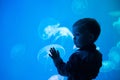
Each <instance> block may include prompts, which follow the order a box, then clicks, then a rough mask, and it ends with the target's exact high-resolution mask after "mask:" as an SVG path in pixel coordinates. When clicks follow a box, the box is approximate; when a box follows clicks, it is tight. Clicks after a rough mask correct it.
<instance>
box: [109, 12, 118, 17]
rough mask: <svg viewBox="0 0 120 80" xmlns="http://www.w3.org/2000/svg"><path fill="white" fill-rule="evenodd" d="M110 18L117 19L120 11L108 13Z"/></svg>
mask: <svg viewBox="0 0 120 80" xmlns="http://www.w3.org/2000/svg"><path fill="white" fill-rule="evenodd" d="M109 15H110V16H113V17H119V16H120V11H111V12H110V13H109Z"/></svg>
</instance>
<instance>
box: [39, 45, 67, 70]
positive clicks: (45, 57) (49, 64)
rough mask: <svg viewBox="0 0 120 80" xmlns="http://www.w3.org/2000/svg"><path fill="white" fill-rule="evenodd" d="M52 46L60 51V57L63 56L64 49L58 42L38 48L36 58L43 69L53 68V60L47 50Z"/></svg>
mask: <svg viewBox="0 0 120 80" xmlns="http://www.w3.org/2000/svg"><path fill="white" fill-rule="evenodd" d="M52 47H54V48H55V49H56V50H58V51H59V52H60V56H61V57H64V55H65V49H64V48H63V47H62V46H61V45H58V44H50V45H47V46H45V47H43V48H42V49H40V51H39V52H38V55H37V60H38V62H39V63H40V64H41V65H42V66H43V67H44V71H52V70H53V69H54V64H53V61H52V59H51V58H50V56H49V53H50V52H49V50H50V48H52ZM47 69H48V70H47Z"/></svg>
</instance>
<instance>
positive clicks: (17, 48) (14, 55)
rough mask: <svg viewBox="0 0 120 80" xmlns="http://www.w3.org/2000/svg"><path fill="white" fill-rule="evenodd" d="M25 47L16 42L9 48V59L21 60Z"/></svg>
mask: <svg viewBox="0 0 120 80" xmlns="http://www.w3.org/2000/svg"><path fill="white" fill-rule="evenodd" d="M25 51H26V47H25V45H24V44H16V45H14V46H13V47H12V49H11V55H10V57H11V59H13V60H15V61H18V60H22V59H23V57H24V55H25Z"/></svg>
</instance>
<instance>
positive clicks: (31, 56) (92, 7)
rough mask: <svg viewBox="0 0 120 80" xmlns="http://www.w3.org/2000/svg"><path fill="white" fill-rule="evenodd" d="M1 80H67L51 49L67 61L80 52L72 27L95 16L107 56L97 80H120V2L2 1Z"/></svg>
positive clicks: (0, 32) (101, 47)
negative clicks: (60, 70)
mask: <svg viewBox="0 0 120 80" xmlns="http://www.w3.org/2000/svg"><path fill="white" fill-rule="evenodd" d="M0 7H1V8H0V10H1V12H0V17H1V25H0V34H1V35H0V36H1V38H0V40H1V41H0V50H1V51H0V80H67V77H65V76H61V75H59V74H58V72H57V69H56V67H55V66H54V63H53V61H52V59H51V58H50V57H49V55H48V54H49V50H50V48H51V47H55V48H56V49H57V50H59V51H60V55H61V57H62V59H63V60H64V61H65V62H67V61H68V59H69V57H70V55H71V54H72V53H73V52H74V51H75V50H76V47H75V46H74V43H73V34H72V25H73V23H74V22H75V21H77V20H79V19H81V18H88V17H89V18H95V19H96V20H97V21H98V22H99V24H100V26H101V34H100V36H99V38H98V40H97V41H96V42H95V44H96V46H97V49H98V50H99V51H100V52H101V53H102V55H103V61H102V67H101V68H100V72H99V74H98V76H97V77H96V79H95V80H120V76H119V74H120V0H1V1H0Z"/></svg>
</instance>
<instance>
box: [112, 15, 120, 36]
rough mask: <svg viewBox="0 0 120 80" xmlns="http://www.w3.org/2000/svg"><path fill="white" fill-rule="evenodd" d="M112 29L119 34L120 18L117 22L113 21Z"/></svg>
mask: <svg viewBox="0 0 120 80" xmlns="http://www.w3.org/2000/svg"><path fill="white" fill-rule="evenodd" d="M113 27H114V29H116V31H117V32H118V33H119V34H120V17H119V18H118V21H115V22H114V23H113Z"/></svg>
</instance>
